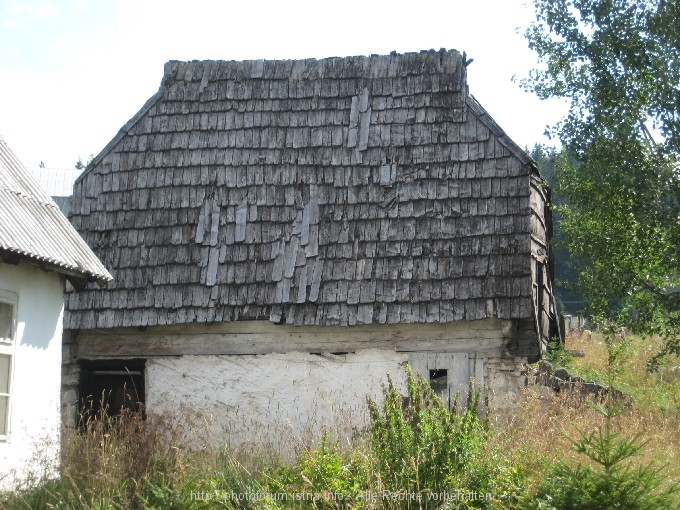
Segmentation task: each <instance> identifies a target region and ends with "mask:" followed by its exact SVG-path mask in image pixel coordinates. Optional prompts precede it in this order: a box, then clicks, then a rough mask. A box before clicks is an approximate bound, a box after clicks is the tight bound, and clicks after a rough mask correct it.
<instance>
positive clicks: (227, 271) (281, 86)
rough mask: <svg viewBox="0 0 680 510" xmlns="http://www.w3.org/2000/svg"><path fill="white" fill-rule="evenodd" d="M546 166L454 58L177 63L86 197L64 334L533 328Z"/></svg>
mask: <svg viewBox="0 0 680 510" xmlns="http://www.w3.org/2000/svg"><path fill="white" fill-rule="evenodd" d="M533 173H535V165H534V163H533V162H532V161H531V159H530V158H529V157H528V156H527V155H526V154H525V153H524V152H523V151H522V150H521V149H519V148H518V147H517V146H516V145H515V144H514V143H513V142H512V141H511V140H509V138H508V137H507V136H506V135H505V134H504V133H503V131H502V130H501V129H500V128H499V127H498V126H497V125H496V123H495V122H493V120H492V119H491V118H490V117H489V115H488V114H487V113H486V112H485V111H484V110H483V109H482V107H481V106H480V105H479V103H478V102H477V101H476V100H475V99H474V98H473V97H472V96H469V95H468V94H467V85H466V69H465V67H464V66H463V63H462V59H461V55H460V54H459V53H458V52H456V51H439V52H435V51H429V52H421V53H415V54H405V55H390V56H375V55H374V56H370V57H350V58H330V59H323V60H314V59H309V60H297V61H263V60H258V61H248V62H226V61H206V62H196V61H194V62H175V61H173V62H169V63H168V64H167V65H166V67H165V74H164V77H163V81H162V83H161V87H160V90H159V91H158V93H157V94H156V95H155V96H154V97H153V98H151V99H150V100H149V102H148V103H147V104H146V105H145V107H144V108H142V110H140V112H139V113H138V114H137V115H136V116H135V117H133V119H131V120H130V122H128V124H126V126H124V127H123V128H122V129H121V131H120V133H119V134H118V136H117V137H116V138H114V139H113V140H112V141H111V143H109V145H108V146H107V147H106V148H105V149H104V150H103V151H102V153H101V154H100V155H98V156H97V157H96V158H95V160H94V161H93V162H92V164H91V165H90V166H89V167H88V169H87V170H86V171H85V173H84V175H83V176H82V177H81V178H80V179H79V181H78V182H77V183H76V186H75V196H74V204H73V211H74V213H73V218H72V220H73V223H74V225H76V226H77V228H78V230H79V231H80V232H81V234H82V235H83V236H84V237H85V239H86V240H87V241H88V242H89V244H90V245H91V246H93V248H94V250H95V252H96V253H97V254H98V255H99V256H100V257H101V258H102V260H103V261H104V262H105V264H106V265H107V266H108V267H110V268H111V269H112V270H113V271H112V272H113V275H114V281H113V282H111V283H109V284H108V286H107V287H106V288H105V289H102V290H98V289H95V288H90V289H88V290H86V291H85V292H83V293H80V294H78V295H71V296H69V299H68V313H67V315H66V318H65V322H66V327H67V328H69V329H88V328H94V327H114V326H151V325H156V324H168V323H183V322H192V321H197V322H210V321H216V320H225V321H229V320H239V319H264V318H269V319H270V320H272V321H274V322H279V321H285V322H288V323H292V324H299V325H303V324H317V325H337V324H340V325H353V324H366V323H371V322H378V323H390V324H393V323H398V322H401V323H425V322H449V321H454V320H462V319H468V320H474V319H480V318H484V317H487V316H494V317H499V318H503V319H526V318H530V317H532V296H531V293H532V291H531V289H532V285H531V278H532V270H533V269H532V258H531V246H532V245H531V228H530V217H531V214H532V209H531V204H530V190H531V184H530V183H531V179H532V174H533Z"/></svg>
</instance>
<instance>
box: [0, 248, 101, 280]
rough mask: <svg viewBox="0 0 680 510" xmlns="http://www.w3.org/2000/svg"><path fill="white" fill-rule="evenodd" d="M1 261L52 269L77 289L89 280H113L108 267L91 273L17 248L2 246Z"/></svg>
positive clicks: (44, 269)
mask: <svg viewBox="0 0 680 510" xmlns="http://www.w3.org/2000/svg"><path fill="white" fill-rule="evenodd" d="M0 262H5V263H7V264H11V265H17V264H19V263H21V262H23V263H25V264H30V265H32V266H35V267H37V268H40V269H42V270H43V271H50V272H55V273H59V274H63V275H64V276H66V278H68V279H69V281H70V282H71V284H72V285H73V286H74V288H76V289H82V288H83V287H84V285H86V284H87V282H96V283H97V284H98V285H99V286H104V285H106V284H107V283H108V282H110V281H111V280H113V277H112V276H111V274H110V273H109V272H108V271H107V270H106V269H104V270H103V272H101V273H98V274H95V273H91V272H89V271H79V270H76V269H72V268H68V267H65V266H62V265H59V264H55V263H53V262H49V261H46V260H43V259H41V258H39V257H34V256H30V255H28V254H25V253H20V252H17V251H15V250H8V249H2V248H0Z"/></svg>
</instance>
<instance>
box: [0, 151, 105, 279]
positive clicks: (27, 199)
mask: <svg viewBox="0 0 680 510" xmlns="http://www.w3.org/2000/svg"><path fill="white" fill-rule="evenodd" d="M0 219H1V221H0V255H1V256H2V258H3V259H5V260H7V261H11V262H14V261H16V262H18V261H19V260H24V261H26V262H29V263H31V264H34V265H39V266H41V267H44V268H45V269H48V270H53V271H56V272H59V273H62V274H65V275H66V276H68V277H71V278H74V279H75V280H74V284H78V280H82V279H85V280H93V281H97V282H98V283H100V284H103V283H105V282H107V281H109V280H111V279H112V278H111V275H110V274H109V272H108V271H107V270H106V268H105V267H104V266H103V265H102V263H101V262H100V261H99V259H98V258H97V256H96V255H95V254H94V253H93V252H92V250H90V248H89V247H88V245H87V244H86V243H85V241H84V240H83V239H82V238H81V237H80V235H79V234H78V232H76V230H75V229H74V228H73V226H72V225H71V224H70V223H69V221H68V220H67V219H66V217H65V216H64V215H63V214H62V213H61V211H60V210H59V207H58V206H57V205H56V204H55V203H54V201H53V200H52V199H51V198H50V197H49V196H48V195H47V193H46V192H45V191H44V190H43V189H42V187H41V186H40V184H39V183H38V182H37V180H36V179H35V178H34V177H33V176H32V175H31V174H30V172H28V170H26V168H25V167H24V165H23V164H22V163H21V161H19V159H18V158H17V157H16V155H15V154H14V152H12V150H11V149H10V148H9V146H8V145H7V143H6V142H5V141H4V140H3V139H2V138H0Z"/></svg>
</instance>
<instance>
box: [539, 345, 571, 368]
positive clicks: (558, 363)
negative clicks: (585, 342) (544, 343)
mask: <svg viewBox="0 0 680 510" xmlns="http://www.w3.org/2000/svg"><path fill="white" fill-rule="evenodd" d="M543 358H544V359H545V360H546V361H549V362H550V363H551V364H552V366H553V367H555V368H557V367H564V368H571V366H572V365H573V364H574V357H573V356H572V355H571V354H570V353H568V352H567V351H565V350H564V344H563V343H561V342H560V341H559V340H557V339H555V340H553V341H552V342H550V343H549V344H548V350H547V352H546V353H545V354H544V356H543Z"/></svg>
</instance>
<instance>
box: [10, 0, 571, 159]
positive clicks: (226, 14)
mask: <svg viewBox="0 0 680 510" xmlns="http://www.w3.org/2000/svg"><path fill="white" fill-rule="evenodd" d="M532 19H533V10H532V6H531V2H530V1H528V0H477V1H476V2H472V1H470V0H466V1H460V0H448V1H427V0H423V1H418V2H409V3H404V2H401V1H399V0H392V1H390V2H383V1H369V0H363V1H357V0H347V1H342V2H323V1H319V0H317V1H289V2H283V1H278V2H274V1H250V2H247V1H245V0H240V1H236V2H233V1H225V0H223V1H217V0H210V1H209V0H191V1H186V0H185V1H182V2H180V1H175V0H165V1H159V0H118V1H87V0H51V1H50V0H0V92H1V93H0V135H2V136H3V138H4V139H5V140H6V141H7V143H8V144H9V145H10V147H11V148H12V149H13V150H14V151H15V152H16V153H17V155H18V156H19V158H20V159H21V160H22V161H23V163H24V164H25V165H26V166H27V167H35V166H37V165H38V164H39V163H40V161H43V162H44V163H45V164H46V165H47V166H48V167H50V168H71V167H73V165H74V164H75V162H76V161H77V160H78V158H79V157H81V158H82V159H83V160H86V159H87V158H88V156H89V155H90V154H94V155H96V154H97V153H99V151H101V150H102V149H103V148H104V146H105V145H106V144H107V143H108V141H109V140H110V139H111V138H113V136H114V135H115V134H116V133H117V131H118V130H119V129H120V127H121V126H122V125H123V124H125V122H127V120H128V119H129V118H130V117H132V115H134V114H135V113H136V112H137V110H139V108H141V107H142V105H143V104H144V102H145V101H146V100H147V99H148V98H149V97H150V96H151V95H153V94H154V93H155V92H156V90H157V89H158V86H159V85H160V81H161V78H162V76H163V64H164V63H165V62H166V61H168V60H193V59H199V60H202V59H224V60H244V59H254V58H264V59H293V58H322V57H330V56H347V55H365V54H373V53H378V54H386V53H389V52H390V51H393V50H394V51H398V52H408V51H420V50H425V49H431V48H434V49H439V48H447V49H451V48H454V49H457V50H459V51H466V52H467V54H468V57H470V58H474V62H473V63H472V64H471V65H470V66H469V67H468V83H469V86H470V92H471V93H472V94H473V95H474V96H475V97H477V99H478V100H479V101H480V102H481V104H482V105H483V106H484V107H485V109H486V110H487V111H488V112H489V113H490V115H491V116H492V117H494V119H495V120H496V121H497V122H498V123H499V124H500V126H501V127H502V128H503V129H504V130H505V131H506V132H507V133H508V134H509V135H510V136H511V137H512V138H513V139H514V140H515V141H516V142H517V143H518V144H519V145H520V146H522V147H524V146H527V145H528V146H533V144H534V143H535V142H546V141H547V140H546V139H545V138H544V137H543V132H544V131H545V127H546V125H548V124H553V123H554V122H556V121H557V120H558V119H559V118H560V116H561V115H562V114H563V113H564V111H565V110H564V107H563V106H561V105H560V104H559V103H557V102H545V101H540V100H538V99H536V98H535V97H533V96H532V95H531V94H529V93H526V92H524V91H523V90H521V89H520V87H519V85H518V84H517V83H515V82H513V80H512V78H513V76H517V77H520V78H521V77H525V76H526V75H527V74H528V71H529V69H531V68H532V67H535V66H536V65H537V62H536V57H535V55H534V54H533V53H532V52H531V51H530V50H529V49H528V48H527V45H526V41H525V40H524V37H523V32H524V29H525V28H526V27H527V26H528V24H529V23H530V22H531V21H532Z"/></svg>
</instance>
